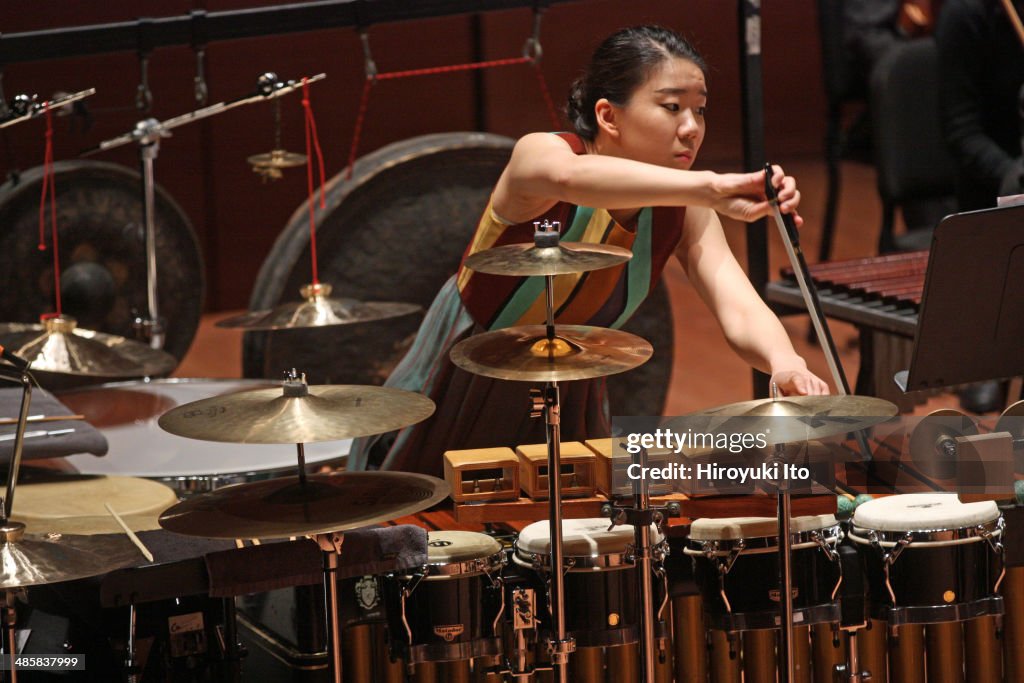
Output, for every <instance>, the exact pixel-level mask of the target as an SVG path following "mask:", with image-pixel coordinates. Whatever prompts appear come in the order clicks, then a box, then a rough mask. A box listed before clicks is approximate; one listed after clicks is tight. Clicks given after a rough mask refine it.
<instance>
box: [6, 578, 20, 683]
mask: <svg viewBox="0 0 1024 683" xmlns="http://www.w3.org/2000/svg"><path fill="white" fill-rule="evenodd" d="M3 612H4V615H3V620H4V641H3V642H4V650H6V655H7V659H8V663H9V664H10V677H9V678H8V679H7V680H9V681H10V682H11V683H18V669H17V667H16V666H15V661H17V655H18V633H17V630H16V629H15V627H14V625H15V623H17V620H18V612H17V610H15V609H14V593H13V592H12V591H4V594H3Z"/></svg>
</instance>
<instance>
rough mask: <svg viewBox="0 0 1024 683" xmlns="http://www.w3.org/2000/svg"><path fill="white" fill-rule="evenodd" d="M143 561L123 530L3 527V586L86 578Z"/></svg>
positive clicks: (0, 542)
mask: <svg viewBox="0 0 1024 683" xmlns="http://www.w3.org/2000/svg"><path fill="white" fill-rule="evenodd" d="M142 561H143V558H142V555H141V553H140V552H139V550H138V549H137V548H136V547H135V546H134V545H133V544H132V542H131V541H130V540H129V539H128V537H127V536H125V535H124V534H118V535H117V536H112V537H111V536H102V537H100V536H73V535H65V534H45V535H38V534H26V533H24V527H23V526H22V525H20V524H17V523H13V522H10V523H8V526H7V527H6V528H2V529H0V590H8V589H13V588H23V587H25V586H37V585H40V584H48V583H60V582H61V581H71V580H74V579H84V578H87V577H90V576H98V575H99V574H105V573H107V572H110V571H113V570H115V569H119V568H120V567H127V566H130V565H134V564H140V563H141V562H142Z"/></svg>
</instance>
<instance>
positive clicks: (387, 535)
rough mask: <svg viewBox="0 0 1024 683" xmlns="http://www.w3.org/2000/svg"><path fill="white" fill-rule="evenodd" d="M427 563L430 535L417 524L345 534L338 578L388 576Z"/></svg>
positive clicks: (360, 530) (357, 530) (359, 530)
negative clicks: (428, 537)
mask: <svg viewBox="0 0 1024 683" xmlns="http://www.w3.org/2000/svg"><path fill="white" fill-rule="evenodd" d="M426 563H427V532H426V530H425V529H423V528H421V527H418V526H415V525H414V524H399V525H398V526H387V527H376V528H371V529H356V530H355V531H347V532H345V540H344V542H343V543H342V544H341V557H340V558H339V560H338V578H339V579H348V578H352V577H354V576H368V575H372V574H387V573H388V572H397V571H404V570H408V569H415V568H417V567H422V566H423V565H425V564H426Z"/></svg>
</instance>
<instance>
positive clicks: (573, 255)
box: [466, 242, 633, 277]
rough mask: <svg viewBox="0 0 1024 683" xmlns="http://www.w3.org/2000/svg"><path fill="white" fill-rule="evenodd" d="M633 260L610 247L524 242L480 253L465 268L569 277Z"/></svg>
mask: <svg viewBox="0 0 1024 683" xmlns="http://www.w3.org/2000/svg"><path fill="white" fill-rule="evenodd" d="M631 258H633V252H631V251H629V250H628V249H624V248H622V247H616V246H614V245H611V244H592V243H589V242H561V243H559V244H558V245H556V246H553V247H538V246H536V245H535V244H534V243H533V242H524V243H522V244H506V245H503V246H500V247H493V248H491V249H486V250H484V251H478V252H477V253H475V254H473V255H472V256H469V257H468V258H467V259H466V267H467V268H472V269H473V270H475V271H478V272H481V273H490V274H492V275H515V276H520V277H522V276H527V275H567V274H569V273H583V272H587V271H590V270H600V269H601V268H610V267H612V266H617V265H619V264H620V263H625V262H626V261H628V260H629V259H631Z"/></svg>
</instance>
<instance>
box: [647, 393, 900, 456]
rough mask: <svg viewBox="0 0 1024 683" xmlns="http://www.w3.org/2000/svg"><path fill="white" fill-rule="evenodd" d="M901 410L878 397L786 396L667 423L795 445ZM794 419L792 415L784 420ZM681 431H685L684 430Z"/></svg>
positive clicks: (858, 427) (869, 423)
mask: <svg viewBox="0 0 1024 683" xmlns="http://www.w3.org/2000/svg"><path fill="white" fill-rule="evenodd" d="M897 412H898V409H897V407H896V405H895V404H893V403H890V402H889V401H886V400H884V399H880V398H875V397H873V396H850V395H845V396H844V395H832V396H784V397H779V398H774V399H772V398H763V399H755V400H753V401H742V402H740V403H730V404H727V405H724V406H718V407H715V408H709V409H707V410H701V411H698V412H696V413H692V414H690V415H686V416H684V417H682V418H681V419H678V420H670V421H669V422H668V423H667V426H668V427H670V428H676V429H678V428H679V427H680V426H682V425H686V426H687V428H691V429H692V428H696V426H698V424H699V423H703V422H706V423H707V424H700V426H701V428H702V429H708V430H709V431H710V430H713V431H717V432H723V433H729V432H735V433H744V434H763V435H764V438H765V440H766V443H767V444H769V445H772V444H780V443H793V442H798V441H807V440H811V439H823V438H825V437H828V436H835V435H837V434H844V433H846V432H853V431H858V430H861V429H866V428H868V427H870V426H872V425H875V424H878V423H880V422H884V421H885V420H887V419H888V418H890V417H892V416H893V415H895V414H896V413H897ZM782 418H788V419H782ZM679 431H685V428H684V429H680V430H679Z"/></svg>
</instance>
